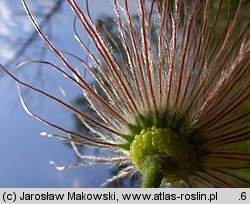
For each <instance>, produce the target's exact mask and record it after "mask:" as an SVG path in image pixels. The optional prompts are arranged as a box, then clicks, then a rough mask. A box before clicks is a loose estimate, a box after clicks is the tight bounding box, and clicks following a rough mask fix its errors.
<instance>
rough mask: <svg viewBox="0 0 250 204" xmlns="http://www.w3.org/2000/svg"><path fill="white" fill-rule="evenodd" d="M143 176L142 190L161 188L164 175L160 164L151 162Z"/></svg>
mask: <svg viewBox="0 0 250 204" xmlns="http://www.w3.org/2000/svg"><path fill="white" fill-rule="evenodd" d="M143 176H144V179H143V182H142V184H141V188H159V187H160V185H161V181H162V179H163V176H164V174H163V172H162V171H161V168H160V165H159V163H158V162H151V163H150V165H149V166H148V168H147V170H146V171H145V172H144V174H143Z"/></svg>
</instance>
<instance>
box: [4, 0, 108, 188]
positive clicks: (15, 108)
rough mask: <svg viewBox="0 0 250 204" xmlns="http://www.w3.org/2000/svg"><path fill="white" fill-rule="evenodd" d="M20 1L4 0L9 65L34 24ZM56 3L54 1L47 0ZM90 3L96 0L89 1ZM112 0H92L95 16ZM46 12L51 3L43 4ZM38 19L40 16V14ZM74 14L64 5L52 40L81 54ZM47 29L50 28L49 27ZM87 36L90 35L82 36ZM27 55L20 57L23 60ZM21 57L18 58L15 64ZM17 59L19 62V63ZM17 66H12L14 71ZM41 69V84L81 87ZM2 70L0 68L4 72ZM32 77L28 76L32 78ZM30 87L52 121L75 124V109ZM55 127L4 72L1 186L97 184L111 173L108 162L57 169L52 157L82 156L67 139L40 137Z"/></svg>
mask: <svg viewBox="0 0 250 204" xmlns="http://www.w3.org/2000/svg"><path fill="white" fill-rule="evenodd" d="M20 2H21V0H13V1H8V0H0V8H2V9H1V10H0V42H1V46H2V48H3V49H2V50H0V62H1V64H4V63H5V62H6V61H7V60H8V58H11V56H12V55H13V53H14V51H15V50H16V49H17V48H18V47H19V46H20V45H19V44H18V43H17V44H16V43H13V42H18V39H22V38H24V37H25V36H26V35H28V34H29V33H30V32H32V31H33V27H32V25H31V23H30V21H29V20H28V18H27V17H26V16H25V15H20V13H22V12H23V10H22V5H21V3H20ZM39 2H40V1H37V2H33V4H32V3H31V1H30V0H27V3H28V4H29V5H30V8H31V11H32V10H36V8H37V7H36V4H35V3H39ZM46 2H47V3H51V1H50V0H46ZM90 2H91V1H90ZM110 2H111V1H109V0H96V1H95V4H93V5H92V4H90V11H91V14H92V17H93V18H94V19H95V18H96V17H97V16H100V15H101V14H103V13H104V12H105V13H106V14H107V13H108V14H111V13H112V12H113V10H112V6H111V5H110ZM39 8H44V10H41V11H44V12H46V9H47V5H45V4H44V5H40V6H39ZM38 20H39V19H38ZM72 21H73V14H72V11H71V9H70V8H69V5H68V4H67V3H65V4H64V6H63V8H62V10H61V12H60V13H59V14H57V15H56V16H55V17H54V19H53V20H52V25H51V26H52V30H53V32H52V34H53V35H52V36H53V38H52V42H53V43H54V44H55V45H56V46H57V47H58V48H60V49H63V50H67V51H71V52H73V53H82V49H81V48H80V46H79V45H78V44H77V43H76V41H75V40H74V38H73V34H72V33H73V29H72ZM45 30H46V28H45ZM83 38H85V39H86V36H83ZM42 47H43V43H42V42H41V40H40V39H39V40H37V41H36V42H35V43H34V44H33V45H32V46H31V47H30V48H29V51H28V52H27V53H26V54H25V59H27V58H28V59H37V58H36V57H37V54H36V53H37V51H38V50H39V49H40V48H42ZM23 59H24V58H20V59H19V62H20V61H22V60H23ZM46 59H49V60H51V61H53V62H55V63H58V61H57V60H56V59H55V57H54V55H53V54H47V57H46ZM16 63H17V62H15V64H16ZM15 64H14V65H15ZM14 65H12V66H11V67H8V68H9V69H10V70H13V67H14ZM36 69H41V67H38V66H36V65H32V66H27V67H25V69H23V70H22V71H20V72H21V76H20V77H21V78H24V79H25V80H26V81H33V82H34V78H32V76H35V73H37V72H36V71H35V70H36ZM42 69H43V71H42V74H41V76H40V78H39V79H38V80H37V81H36V84H37V85H38V86H40V87H42V88H43V89H45V90H48V91H49V92H50V93H53V94H56V95H57V94H58V93H59V92H58V87H59V86H61V85H63V88H64V89H66V90H68V91H70V96H71V97H73V98H74V97H75V96H77V95H78V94H79V93H80V92H79V91H80V90H78V89H76V87H74V86H73V85H72V83H70V82H69V81H68V80H67V79H65V78H63V77H61V76H58V74H56V73H55V72H52V71H51V70H50V69H47V68H42ZM1 72H2V71H0V73H1ZM27 76H28V77H27ZM36 96H37V95H36V94H34V93H32V92H27V99H28V100H29V101H30V102H32V103H31V104H30V105H29V106H30V107H31V108H32V109H33V110H35V111H38V113H41V114H42V115H43V116H44V117H46V118H48V119H50V120H51V121H56V122H58V121H59V124H62V125H63V126H64V127H67V128H70V129H73V128H74V124H73V120H72V114H71V113H70V112H68V111H66V110H63V109H61V108H60V107H59V106H58V105H56V104H54V103H51V102H50V101H48V100H47V99H44V98H42V97H40V96H37V97H36ZM43 131H47V132H50V131H51V132H54V133H56V131H54V130H53V129H52V128H50V127H48V126H46V125H44V124H42V123H41V122H39V121H37V120H36V119H34V118H32V117H30V116H29V115H27V113H25V111H24V110H23V108H22V106H21V103H20V101H19V98H18V93H17V88H16V83H15V82H14V81H13V80H12V79H10V78H9V77H7V76H6V75H4V74H3V72H2V73H1V74H0V164H1V167H0V187H98V186H99V185H100V184H101V183H102V182H104V181H105V179H106V178H107V177H109V174H110V173H109V170H110V167H109V166H108V165H106V166H105V165H97V166H92V167H88V168H85V167H84V168H82V167H79V168H74V169H67V170H64V171H62V172H60V171H57V170H56V169H55V167H54V166H53V165H50V164H49V161H51V160H52V161H55V162H56V163H57V164H59V165H69V164H72V163H75V162H76V161H77V158H76V155H75V154H74V152H73V151H72V149H70V148H68V147H66V145H64V144H63V142H62V141H59V140H57V139H53V138H47V137H41V136H40V135H39V134H40V132H43Z"/></svg>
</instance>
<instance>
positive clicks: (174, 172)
mask: <svg viewBox="0 0 250 204" xmlns="http://www.w3.org/2000/svg"><path fill="white" fill-rule="evenodd" d="M130 156H131V158H132V160H133V162H134V164H135V165H136V167H137V169H138V171H140V172H141V173H142V174H145V173H146V172H147V169H148V168H149V166H150V165H151V164H152V163H154V165H157V167H156V168H157V169H158V170H159V172H161V173H163V175H164V178H165V179H166V181H167V182H175V181H180V180H184V179H186V178H187V176H188V175H190V174H191V173H192V172H193V171H194V170H195V169H196V168H197V165H196V163H197V158H196V152H195V148H194V146H193V145H192V144H190V143H189V141H188V139H187V138H186V137H183V136H181V135H180V134H178V133H177V132H175V131H174V130H172V129H171V128H168V127H166V128H162V127H156V126H152V127H148V128H144V129H142V130H141V132H140V133H139V134H137V135H136V136H135V138H134V140H133V141H132V143H131V145H130Z"/></svg>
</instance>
